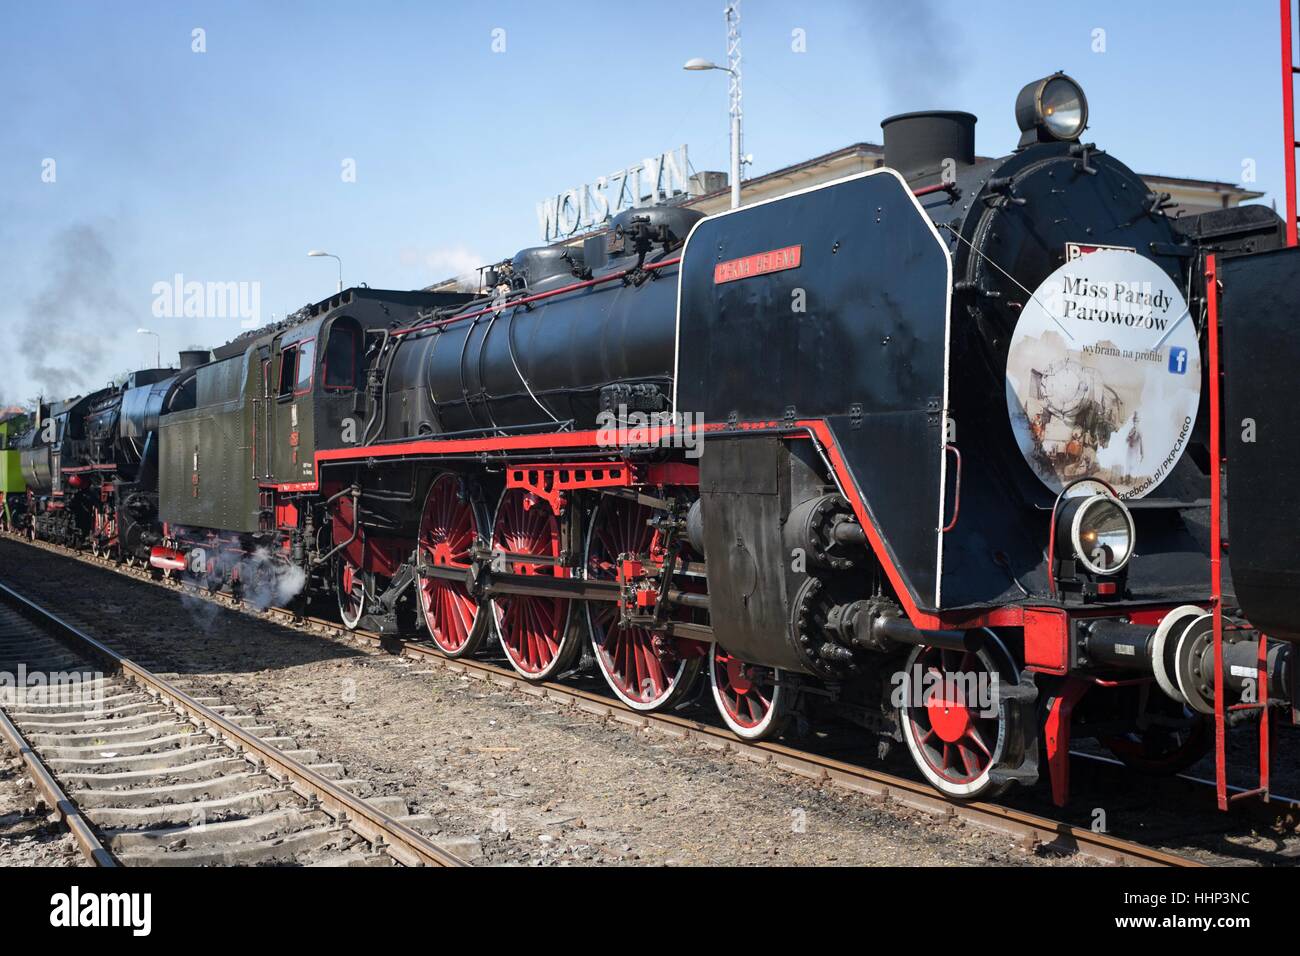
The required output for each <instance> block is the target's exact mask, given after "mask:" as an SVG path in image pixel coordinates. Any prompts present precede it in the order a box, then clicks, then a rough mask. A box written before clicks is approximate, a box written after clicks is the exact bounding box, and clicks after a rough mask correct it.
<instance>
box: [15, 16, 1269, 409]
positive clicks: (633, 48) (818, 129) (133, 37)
mask: <svg viewBox="0 0 1300 956" xmlns="http://www.w3.org/2000/svg"><path fill="white" fill-rule="evenodd" d="M722 6H723V3H722V0H695V2H681V0H661V2H657V3H654V2H651V3H637V4H635V5H633V4H626V5H623V4H615V3H609V2H605V3H589V2H582V0H574V2H563V3H546V4H543V3H535V2H534V3H506V2H501V3H492V2H479V3H476V4H464V3H438V2H423V3H416V2H383V0H378V2H373V3H366V4H357V3H342V2H337V3H336V2H330V0H312V2H297V0H279V2H266V3H252V2H245V0H222V2H216V0H208V2H174V0H173V2H121V3H107V2H90V0H85V2H72V0H47V2H43V3H39V4H36V3H26V4H20V3H18V2H16V0H5V2H4V3H3V6H2V7H0V82H2V83H3V89H4V91H5V104H6V110H5V114H6V115H5V117H4V122H3V124H0V183H3V188H2V189H0V261H3V262H4V264H5V268H4V275H5V277H6V279H7V282H6V292H7V294H6V295H5V296H4V298H3V301H2V302H0V328H3V329H4V330H5V331H6V335H5V337H4V341H5V342H6V343H7V345H8V346H9V348H10V349H12V350H14V351H17V352H20V353H22V354H21V357H17V358H16V359H15V360H11V361H10V362H7V363H6V368H7V370H8V371H7V372H6V375H5V377H3V378H0V405H2V404H5V403H6V402H12V401H15V400H21V399H25V398H27V397H29V396H31V395H34V394H36V392H37V391H38V390H41V391H45V392H46V393H47V394H50V393H58V392H62V393H65V394H67V393H72V392H76V391H81V390H85V389H87V388H93V387H98V385H100V384H102V382H103V381H104V380H105V379H106V378H108V377H109V376H112V375H116V374H118V373H120V372H121V371H123V370H124V369H128V368H132V367H138V366H140V365H142V364H146V363H149V364H151V363H152V354H153V344H154V340H153V339H152V338H150V337H146V336H137V335H135V334H134V330H135V328H136V327H137V326H140V325H147V326H149V327H151V328H155V329H157V330H159V332H160V333H161V335H162V349H163V354H164V357H165V358H166V357H167V356H168V355H173V356H174V353H175V351H176V350H177V349H179V348H182V347H185V346H186V345H189V344H202V345H216V344H220V343H221V342H223V341H226V340H227V339H229V338H230V337H231V336H232V335H234V334H236V333H237V332H238V331H239V322H238V320H237V319H220V318H188V319H187V318H158V317H155V316H154V315H153V314H152V313H151V306H152V305H153V301H154V293H153V286H154V284H155V283H157V282H160V281H166V282H170V281H171V280H172V277H173V276H174V275H175V274H177V273H180V274H182V275H183V276H184V277H185V278H186V279H187V280H191V281H200V282H247V283H253V282H256V283H259V284H260V285H259V289H260V306H261V313H262V318H263V319H269V318H270V316H271V314H272V313H276V314H278V315H283V314H284V313H285V312H286V311H288V310H292V309H294V308H296V307H298V306H299V305H302V304H303V303H305V302H308V301H312V300H315V299H319V298H322V297H323V296H325V295H327V294H328V293H330V292H331V291H333V289H334V282H335V278H336V271H335V265H334V262H333V260H323V259H309V258H307V257H306V252H307V250H308V249H311V248H316V247H319V248H324V249H328V250H329V251H330V252H334V253H337V254H338V255H340V256H341V257H342V258H343V267H344V278H345V281H346V282H347V283H348V284H351V283H354V282H368V283H369V284H370V285H372V286H376V287H394V288H412V287H417V286H420V285H425V284H428V283H429V282H431V281H433V280H435V279H440V278H444V277H446V276H448V275H451V274H455V273H457V272H459V271H461V270H463V269H464V268H466V267H467V266H468V265H470V264H473V263H477V262H481V261H487V260H491V259H497V258H502V257H505V256H507V255H510V254H512V253H513V252H514V251H515V250H517V249H518V248H520V247H522V246H525V245H529V244H532V243H535V242H536V241H537V214H536V204H537V202H538V201H539V200H541V199H542V198H543V197H544V196H546V195H547V194H548V193H550V194H554V193H555V192H557V191H559V190H561V189H563V188H565V187H568V186H572V185H577V184H579V183H582V182H587V181H589V180H592V179H594V178H595V177H597V176H600V175H603V174H606V173H609V172H611V171H612V170H615V169H618V168H621V167H623V166H626V165H629V164H631V163H635V162H637V161H639V160H640V159H641V158H643V157H644V156H648V155H652V154H657V153H659V152H661V151H663V150H666V149H669V148H672V147H675V146H678V145H680V144H682V143H686V144H689V146H690V156H691V160H692V164H693V166H694V167H695V168H696V169H726V164H727V116H726V96H727V91H726V82H725V80H726V77H725V76H724V75H723V74H720V73H687V72H685V71H683V70H682V69H681V64H682V63H683V62H684V61H685V60H686V59H688V58H690V57H692V56H705V57H709V58H712V59H716V60H721V59H723V57H724V48H723V47H724V39H725V32H724V26H723V19H722ZM1276 14H1277V5H1276V3H1274V2H1272V0H1250V2H1248V3H1243V4H1236V5H1225V4H1221V3H1210V2H1207V0H1179V2H1174V0H1159V2H1148V3H1133V2H1131V0H1130V2H1122V3H1121V2H1110V0H1102V2H1092V3H1089V4H1078V3H1055V2H1053V3H1047V2H1041V3H1038V4H1034V5H1029V4H1025V3H1023V2H1004V0H983V2H982V0H967V2H949V0H933V2H929V3H916V2H910V0H907V2H905V0H891V2H877V0H869V2H868V0H857V2H853V0H843V2H830V0H825V2H820V0H806V2H804V3H801V4H792V3H788V2H777V0H743V49H744V55H745V59H744V76H745V111H746V131H745V135H746V149H747V151H748V152H751V153H753V155H754V158H755V162H754V167H753V171H754V173H756V174H761V173H763V172H765V171H769V170H772V169H776V168H778V167H781V166H784V165H787V164H789V163H792V162H797V161H799V160H802V159H806V158H808V157H810V156H813V155H816V154H818V153H821V152H826V151H828V150H832V149H835V148H837V147H840V146H844V145H847V144H849V143H852V142H857V141H861V140H866V141H876V142H878V141H879V138H880V127H879V123H880V120H881V119H882V118H883V117H885V116H887V115H889V114H891V113H894V112H900V111H904V110H911V109H924V108H932V107H944V108H957V109H966V110H970V111H971V112H974V113H976V114H977V115H978V116H979V117H980V122H979V125H978V127H977V147H978V149H979V150H980V152H981V153H984V154H994V155H996V154H999V153H1003V152H1006V151H1008V150H1009V149H1010V148H1011V147H1012V146H1013V145H1014V142H1015V138H1016V130H1015V124H1014V118H1013V115H1012V106H1013V103H1014V98H1015V94H1016V92H1017V91H1018V90H1019V88H1020V87H1021V86H1022V85H1023V84H1024V83H1025V82H1027V81H1028V80H1030V79H1033V78H1035V77H1037V76H1041V75H1043V74H1045V73H1049V72H1051V71H1053V70H1056V69H1064V70H1066V71H1067V72H1069V73H1071V74H1072V75H1074V76H1075V77H1076V78H1077V79H1078V80H1079V81H1080V82H1081V83H1082V84H1083V86H1084V88H1085V90H1086V91H1087V93H1088V97H1089V103H1090V107H1091V130H1090V134H1089V138H1090V139H1093V140H1095V141H1096V142H1097V143H1098V145H1099V146H1101V147H1102V148H1105V149H1107V150H1109V151H1110V152H1111V153H1112V154H1114V155H1116V156H1117V157H1119V158H1121V159H1123V160H1124V161H1126V162H1127V163H1129V165H1131V166H1133V167H1134V168H1135V169H1137V170H1138V171H1139V172H1158V173H1164V174H1168V175H1183V176H1194V177H1202V178H1214V179H1221V180H1226V181H1231V182H1239V181H1241V179H1242V171H1243V165H1242V164H1243V161H1245V160H1253V161H1254V162H1255V167H1256V175H1257V177H1258V181H1257V183H1255V184H1254V185H1255V188H1259V189H1263V190H1266V191H1268V192H1269V196H1268V197H1266V199H1265V201H1269V200H1270V199H1271V198H1272V197H1273V196H1274V195H1275V194H1276V191H1277V190H1278V189H1280V187H1281V176H1282V173H1281V163H1282V153H1283V150H1282V143H1281V139H1282V137H1281V127H1280V109H1281V108H1280V82H1279V72H1280V71H1279V68H1278V40H1277V30H1278V27H1277V23H1276ZM196 28H201V29H202V30H203V31H205V37H204V38H205V41H206V52H202V53H196V52H193V50H192V45H193V39H192V31H193V30H194V29H196ZM497 28H500V29H504V30H505V35H504V36H505V47H506V48H505V51H504V52H501V53H495V52H493V50H492V39H493V35H492V31H493V30H494V29H497ZM795 29H801V30H803V31H804V34H805V36H806V47H807V49H806V52H803V53H798V52H794V51H793V50H792V48H791V47H792V43H791V39H792V31H793V30H795ZM1097 29H1101V30H1104V31H1105V52H1101V53H1098V52H1094V50H1093V47H1094V45H1095V41H1094V31H1095V30H1097ZM47 159H53V160H54V161H55V165H54V171H55V179H54V181H53V182H43V181H42V174H43V171H44V170H45V169H46V168H47V167H46V166H45V165H43V164H44V163H45V161H46V160H47ZM347 160H352V161H354V162H355V169H356V176H355V182H345V181H344V179H343V176H342V175H341V172H342V168H343V163H344V162H345V161H347Z"/></svg>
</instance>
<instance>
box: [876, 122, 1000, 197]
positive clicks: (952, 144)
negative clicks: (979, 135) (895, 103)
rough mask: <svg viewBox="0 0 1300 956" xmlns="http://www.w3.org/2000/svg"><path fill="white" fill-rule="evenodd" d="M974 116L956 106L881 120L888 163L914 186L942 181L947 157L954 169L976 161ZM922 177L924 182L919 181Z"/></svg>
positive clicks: (886, 163) (955, 170)
mask: <svg viewBox="0 0 1300 956" xmlns="http://www.w3.org/2000/svg"><path fill="white" fill-rule="evenodd" d="M975 122H976V120H975V116H974V114H971V113H962V112H960V111H957V110H927V111H924V112H920V113H900V114H898V115H897V116H891V117H889V118H888V119H886V120H884V121H882V122H881V124H880V128H881V129H882V130H884V132H885V165H886V166H890V167H892V168H894V169H896V170H898V171H899V172H900V173H901V174H902V175H903V178H904V179H906V180H908V182H909V183H911V184H912V185H913V186H916V185H921V186H929V185H931V183H930V182H929V181H928V180H931V179H932V180H933V181H934V182H935V183H938V182H940V181H941V174H942V172H943V168H944V161H945V160H952V162H953V164H954V169H953V172H954V173H955V172H957V170H959V169H960V168H961V167H963V166H973V165H974V164H975ZM917 180H922V182H919V183H918V182H916V181H917Z"/></svg>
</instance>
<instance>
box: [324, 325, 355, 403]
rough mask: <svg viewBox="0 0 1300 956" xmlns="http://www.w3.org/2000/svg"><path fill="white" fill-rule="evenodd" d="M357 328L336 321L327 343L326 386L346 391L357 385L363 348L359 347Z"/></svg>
mask: <svg viewBox="0 0 1300 956" xmlns="http://www.w3.org/2000/svg"><path fill="white" fill-rule="evenodd" d="M357 344H358V343H357V328H356V327H355V326H353V325H346V324H343V323H336V324H335V325H334V328H332V329H330V337H329V341H328V342H327V343H326V344H325V388H326V389H328V390H330V391H337V392H346V391H351V390H352V389H354V388H356V387H357V379H358V378H359V377H360V376H359V369H358V366H359V365H360V364H361V362H360V360H361V350H360V349H359V348H358V347H357Z"/></svg>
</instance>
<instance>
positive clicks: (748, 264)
mask: <svg viewBox="0 0 1300 956" xmlns="http://www.w3.org/2000/svg"><path fill="white" fill-rule="evenodd" d="M802 260H803V246H786V247H785V248H784V249H773V250H772V251H771V252H759V253H755V254H754V255H752V256H743V257H742V258H740V259H728V260H727V261H726V262H719V263H718V264H717V265H716V266H714V267H713V284H714V285H721V284H722V283H724V282H736V281H737V280H739V279H752V278H754V276H761V275H766V274H767V273H769V272H784V271H785V270H786V269H798V268H799V263H800V262H801V261H802Z"/></svg>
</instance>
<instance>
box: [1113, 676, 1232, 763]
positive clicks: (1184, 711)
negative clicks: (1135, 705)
mask: <svg viewBox="0 0 1300 956" xmlns="http://www.w3.org/2000/svg"><path fill="white" fill-rule="evenodd" d="M1138 691H1139V693H1140V694H1141V699H1140V701H1139V712H1140V713H1141V714H1142V716H1143V718H1144V720H1143V724H1144V726H1141V727H1137V728H1135V729H1134V730H1133V731H1131V732H1130V733H1127V734H1119V735H1116V736H1114V737H1102V738H1101V739H1100V743H1101V744H1102V746H1104V747H1106V748H1107V749H1108V750H1109V751H1110V752H1111V753H1113V754H1114V755H1115V756H1116V757H1117V758H1119V759H1120V760H1121V761H1123V763H1124V765H1125V766H1127V767H1129V768H1130V769H1131V770H1136V771H1137V772H1138V773H1144V774H1150V775H1151V776H1168V775H1170V774H1175V773H1179V772H1181V771H1183V770H1186V769H1187V768H1188V767H1190V766H1191V765H1192V764H1194V763H1196V761H1198V760H1200V759H1201V758H1202V757H1204V756H1205V754H1206V753H1207V752H1209V749H1210V747H1211V746H1212V745H1213V743H1214V732H1213V724H1212V723H1211V721H1210V718H1208V717H1206V716H1204V715H1203V714H1198V713H1196V711H1194V710H1192V709H1191V708H1190V707H1188V706H1186V705H1185V704H1182V703H1180V702H1178V701H1174V700H1170V699H1169V698H1168V697H1166V696H1165V695H1164V694H1161V693H1153V692H1152V687H1151V685H1150V684H1142V685H1140V686H1139V687H1138Z"/></svg>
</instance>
